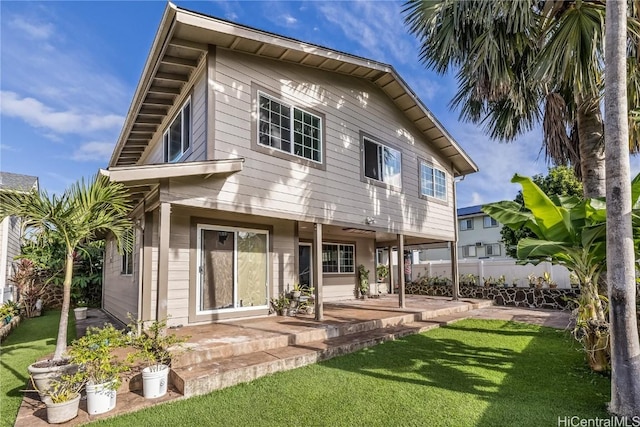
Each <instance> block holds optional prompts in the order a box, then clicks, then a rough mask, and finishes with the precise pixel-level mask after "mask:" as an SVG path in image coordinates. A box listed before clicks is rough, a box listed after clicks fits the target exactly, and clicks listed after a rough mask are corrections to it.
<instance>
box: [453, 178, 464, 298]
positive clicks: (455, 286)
mask: <svg viewBox="0 0 640 427" xmlns="http://www.w3.org/2000/svg"><path fill="white" fill-rule="evenodd" d="M462 179H464V177H462ZM458 226H459V225H458V200H457V198H456V180H455V179H454V180H453V242H450V243H451V276H452V277H451V279H453V282H452V284H453V301H458V295H460V274H458Z"/></svg>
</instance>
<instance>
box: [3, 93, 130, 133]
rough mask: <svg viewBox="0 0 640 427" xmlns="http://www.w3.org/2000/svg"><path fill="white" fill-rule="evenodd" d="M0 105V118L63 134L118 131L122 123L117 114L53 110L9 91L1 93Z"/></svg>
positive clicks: (121, 118) (32, 99) (122, 119)
mask: <svg viewBox="0 0 640 427" xmlns="http://www.w3.org/2000/svg"><path fill="white" fill-rule="evenodd" d="M0 104H1V105H2V109H1V113H2V115H5V116H8V117H16V118H19V119H22V120H24V121H25V122H27V123H28V124H30V125H31V126H35V127H38V128H44V129H47V130H51V131H53V132H56V133H62V134H67V133H75V134H91V133H93V132H96V131H102V130H117V129H119V128H120V126H121V125H122V123H123V121H124V117H122V116H119V115H116V114H105V115H99V114H87V113H78V112H75V111H71V110H67V111H56V110H55V109H53V108H51V107H49V106H47V105H45V104H43V103H42V102H40V101H38V100H37V99H34V98H29V97H21V96H20V95H18V94H16V93H15V92H10V91H0Z"/></svg>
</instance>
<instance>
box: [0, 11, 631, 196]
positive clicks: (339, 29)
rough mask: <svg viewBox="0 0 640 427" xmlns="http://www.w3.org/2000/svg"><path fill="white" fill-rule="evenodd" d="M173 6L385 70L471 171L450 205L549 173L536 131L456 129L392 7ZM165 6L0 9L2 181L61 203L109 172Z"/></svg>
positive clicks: (446, 88) (442, 88)
mask: <svg viewBox="0 0 640 427" xmlns="http://www.w3.org/2000/svg"><path fill="white" fill-rule="evenodd" d="M175 3H176V4H177V5H178V6H182V7H185V8H188V9H192V10H196V11H198V12H202V13H206V14H210V15H213V16H217V17H220V18H224V19H228V20H230V21H234V22H238V23H240V24H244V25H249V26H252V27H256V28H260V29H263V30H267V31H271V32H275V33H279V34H282V35H285V36H289V37H293V38H296V39H300V40H304V41H308V42H311V43H316V44H320V45H323V46H327V47H329V48H332V49H337V50H341V51H345V52H349V53H352V54H356V55H360V56H364V57H368V58H372V59H375V60H378V61H382V62H386V63H389V64H392V65H393V66H394V67H395V68H396V70H398V72H399V73H400V74H401V75H402V76H403V78H404V79H405V80H406V81H407V83H408V84H409V85H410V86H411V87H412V89H413V90H414V91H415V92H416V93H417V94H418V96H419V97H420V98H421V99H422V100H423V102H424V103H425V104H426V105H427V107H428V108H429V109H431V111H432V112H433V113H434V114H435V115H436V117H437V118H438V119H439V120H440V121H441V123H442V124H443V125H444V126H445V127H446V128H447V129H448V130H449V132H450V133H451V134H452V135H453V137H454V138H455V139H456V140H457V141H458V142H459V143H460V145H462V147H463V148H464V149H465V150H466V151H467V153H469V155H470V156H471V157H472V158H473V159H474V160H475V162H476V163H477V164H478V166H479V167H480V170H481V172H480V173H477V174H473V175H469V176H468V177H466V178H465V180H464V181H463V182H461V183H459V184H458V204H459V206H467V205H471V204H479V203H486V202H491V201H495V200H502V199H507V198H508V199H510V198H512V197H513V196H514V195H515V193H516V192H517V190H518V187H517V186H515V185H514V184H511V183H510V182H509V180H510V178H511V177H512V176H513V174H514V173H515V172H518V173H520V174H525V175H532V174H535V173H540V172H545V171H546V168H547V166H546V165H545V163H544V159H543V158H542V157H541V156H540V157H539V151H540V141H541V136H540V132H539V131H532V132H530V133H528V134H526V135H524V136H522V137H521V138H520V139H519V140H518V141H516V142H515V143H511V144H501V143H498V142H495V141H491V140H489V138H488V137H486V136H485V134H484V133H483V132H482V129H481V128H479V127H477V126H475V125H472V124H470V123H462V122H460V121H459V120H458V112H457V111H451V110H450V109H449V100H450V99H451V97H452V96H453V93H454V91H455V86H456V83H455V79H454V77H453V76H438V75H436V74H434V73H433V72H431V71H428V70H426V69H425V68H424V67H423V66H422V65H421V64H420V63H419V61H418V43H417V41H416V40H415V39H414V38H413V37H412V36H410V35H409V34H408V32H407V30H406V28H405V26H404V24H403V20H402V15H401V10H402V3H401V2H392V1H384V2H383V1H373V2H366V1H349V2H334V1H317V2H315V1H314V2H285V1H252V2H249V1H231V2H219V1H212V2H186V1H184V2H183V1H176V2H175ZM165 5H166V3H164V2H160V1H145V2H112V1H110V2H10V1H1V2H0V31H1V33H0V43H1V45H0V88H1V98H0V113H1V116H0V170H2V171H7V172H15V173H22V174H28V175H36V176H39V177H40V183H41V187H42V188H45V189H46V190H48V191H49V192H61V191H63V190H64V188H65V187H66V186H67V185H68V184H70V183H72V182H74V181H75V180H77V179H79V178H80V177H83V176H90V175H93V174H94V173H96V171H97V170H98V168H100V167H106V166H107V162H108V160H109V157H110V154H111V151H112V149H113V146H114V145H115V141H116V139H117V137H118V134H119V132H120V129H121V126H122V122H123V120H124V116H125V115H126V113H127V110H128V108H129V104H130V102H131V98H132V96H133V92H134V90H135V88H136V85H137V83H138V78H139V77H140V73H141V71H142V67H143V66H144V62H145V60H146V57H147V54H148V52H149V49H150V47H151V43H152V41H153V37H154V36H155V32H156V29H157V27H158V25H159V22H160V18H161V16H162V13H163V10H164V8H165ZM632 164H633V165H634V167H633V168H632V172H636V171H638V169H639V168H638V167H637V164H638V161H637V159H634V160H632Z"/></svg>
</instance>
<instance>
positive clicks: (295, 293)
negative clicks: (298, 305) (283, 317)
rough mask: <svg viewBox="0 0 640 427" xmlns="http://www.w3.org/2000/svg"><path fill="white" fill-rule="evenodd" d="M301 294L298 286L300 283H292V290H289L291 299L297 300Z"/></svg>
mask: <svg viewBox="0 0 640 427" xmlns="http://www.w3.org/2000/svg"><path fill="white" fill-rule="evenodd" d="M300 295H302V289H301V288H300V283H296V284H294V285H293V291H291V299H293V300H297V299H298V298H300Z"/></svg>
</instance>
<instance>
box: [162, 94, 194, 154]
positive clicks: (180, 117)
mask: <svg viewBox="0 0 640 427" xmlns="http://www.w3.org/2000/svg"><path fill="white" fill-rule="evenodd" d="M162 144H163V146H164V161H165V162H176V161H178V160H179V159H180V158H181V157H182V156H183V155H184V153H186V152H187V150H188V149H189V147H190V146H191V98H189V99H187V102H185V103H184V105H183V106H182V108H181V109H180V111H179V112H178V114H177V115H176V117H175V118H174V119H173V121H172V122H171V124H170V125H169V127H168V128H167V130H166V131H165V132H164V135H162Z"/></svg>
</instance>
